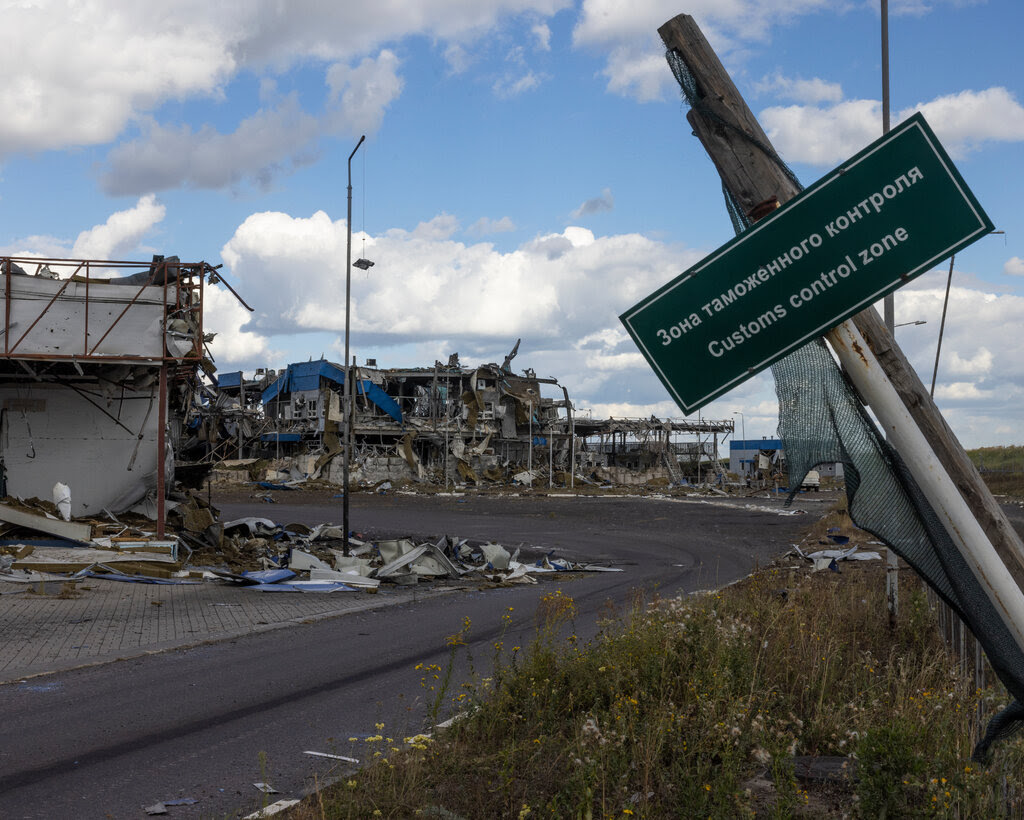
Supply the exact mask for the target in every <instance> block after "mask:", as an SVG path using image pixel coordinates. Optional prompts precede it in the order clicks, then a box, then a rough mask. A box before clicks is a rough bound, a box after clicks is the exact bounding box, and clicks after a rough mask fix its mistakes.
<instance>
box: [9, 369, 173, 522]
mask: <svg viewBox="0 0 1024 820" xmlns="http://www.w3.org/2000/svg"><path fill="white" fill-rule="evenodd" d="M83 394H84V395H83ZM157 402H158V398H157V392H156V387H155V386H154V388H153V390H152V391H151V392H146V393H133V392H128V391H126V392H125V394H124V397H123V398H122V397H120V396H119V397H118V398H117V399H116V400H113V401H111V402H110V403H109V404H108V403H107V401H106V399H104V398H103V396H102V395H100V394H99V391H98V390H96V389H95V388H91V389H90V388H79V390H78V391H76V390H73V389H71V388H70V387H65V386H63V385H57V384H35V383H27V384H26V383H22V384H18V385H0V458H2V459H3V469H4V471H5V474H6V478H7V493H8V494H9V495H14V496H20V497H22V498H31V497H33V496H36V497H39V498H44V499H49V498H50V496H51V493H52V491H53V485H54V484H56V483H57V482H58V481H62V482H64V483H65V484H67V485H68V486H69V487H70V488H71V514H72V515H74V516H78V515H98V514H100V513H101V512H102V511H103V509H104V508H107V509H111V510H112V511H117V509H124V508H126V507H127V506H130V505H131V504H132V503H134V502H135V501H137V500H139V499H141V498H142V497H143V496H144V495H145V492H146V490H147V489H148V488H152V487H155V486H156V467H157V420H158V417H159V412H158V410H159V408H158V407H157ZM151 405H152V407H151ZM147 416H148V417H147ZM122 425H123V426H122ZM133 456H134V461H133Z"/></svg>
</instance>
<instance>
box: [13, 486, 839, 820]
mask: <svg viewBox="0 0 1024 820" xmlns="http://www.w3.org/2000/svg"><path fill="white" fill-rule="evenodd" d="M279 500H281V501H282V502H283V501H286V500H288V499H287V498H285V497H283V494H282V496H279ZM215 503H216V499H215ZM805 506H807V507H809V508H810V509H811V512H812V514H809V515H782V514H780V512H781V504H778V503H772V504H771V505H770V506H768V503H767V502H765V501H758V502H756V503H752V504H751V505H750V506H748V507H746V508H744V506H743V505H742V504H736V503H734V504H723V503H698V502H688V503H683V502H673V501H667V500H653V499H639V498H635V497H634V498H543V497H532V498H527V497H522V498H516V497H505V498H498V497H483V496H467V497H465V498H454V497H440V498H439V497H430V496H403V495H388V496H354V497H353V506H352V512H351V517H350V518H351V523H352V526H353V527H354V528H355V529H357V530H361V531H364V532H366V533H367V534H369V535H372V536H374V537H388V536H395V535H404V534H415V535H440V534H445V533H447V534H451V535H457V536H460V537H463V538H470V539H479V540H494V541H498V542H500V543H502V544H504V545H506V546H507V547H509V548H512V549H514V548H515V547H516V546H521V547H523V548H524V551H526V552H529V553H530V554H534V553H536V552H546V551H548V550H551V549H553V550H555V552H556V553H557V554H558V555H559V556H564V557H569V558H572V559H574V560H587V561H594V562H607V563H610V564H612V565H614V566H617V567H621V568H622V569H624V570H625V572H621V573H587V574H572V575H569V576H566V575H560V576H558V578H557V580H554V579H552V580H548V579H544V581H542V583H540V584H537V585H532V586H517V587H511V588H500V589H492V590H463V591H453V592H450V593H448V594H443V595H437V596H432V597H427V598H423V599H421V600H419V601H417V602H415V603H412V604H408V605H405V604H403V605H394V606H382V607H380V608H379V609H376V610H371V611H366V612H362V613H359V614H352V615H347V616H343V617H338V618H332V619H328V620H323V621H316V622H313V623H309V624H304V625H301V626H298V627H294V628H284V629H276V630H272V631H269V632H265V633H260V634H255V635H251V636H247V637H244V638H240V639H236V640H231V641H225V642H222V643H216V644H211V645H204V646H199V647H195V648H191V649H184V650H177V651H170V652H164V653H161V654H156V655H151V656H147V657H142V658H138V659H133V660H127V661H120V662H116V663H110V664H105V665H102V666H97V667H92V668H86V669H80V670H76V671H73V672H70V673H62V674H59V675H51V676H44V677H40V678H34V679H32V680H31V681H30V682H28V684H30V685H28V684H26V685H21V686H17V685H12V686H3V687H0V710H2V714H3V716H4V718H3V721H0V763H2V766H0V818H4V820H9V819H13V818H48V819H49V818H55V817H61V818H63V817H68V818H70V817H74V818H93V817H95V818H142V817H145V816H146V815H145V812H144V807H146V806H149V805H152V804H154V803H156V802H159V801H163V800H173V799H175V798H182V797H190V798H195V799H197V800H198V801H199V802H198V803H196V804H194V805H190V806H174V807H171V808H170V809H169V812H170V814H169V816H170V817H173V818H179V817H190V818H191V817H222V816H227V817H235V816H240V815H243V814H245V813H247V812H250V811H253V810H254V809H256V808H258V807H259V805H260V803H261V800H262V799H263V798H262V796H261V795H260V793H259V792H257V791H256V789H255V788H254V787H253V785H252V784H253V783H255V782H260V781H262V782H269V783H271V784H272V785H273V786H274V787H275V788H277V789H278V790H279V791H280V792H282V793H283V794H294V795H300V794H302V793H303V792H304V791H305V790H308V789H309V788H311V786H312V785H313V782H314V781H313V778H314V777H317V778H319V779H320V780H321V781H322V780H323V778H325V777H331V776H338V775H339V774H341V773H343V772H345V771H347V769H345V768H344V766H343V765H342V766H341V767H340V768H339V764H337V763H335V762H333V761H330V760H329V759H326V758H312V757H310V756H307V755H305V754H303V752H304V751H306V750H314V751H321V752H328V753H335V754H342V755H349V756H353V757H363V756H364V755H365V748H362V746H363V743H362V741H361V740H357V741H356V742H355V743H352V742H350V741H349V738H352V737H355V738H365V737H366V736H368V735H372V734H376V733H377V729H376V724H378V723H383V724H384V726H385V729H384V734H385V735H386V736H388V737H394V738H401V737H403V736H405V735H408V734H413V733H415V732H417V731H419V730H420V728H421V727H422V725H423V721H424V718H425V716H426V715H427V713H428V712H429V711H430V700H431V699H432V697H433V695H432V694H431V693H430V692H429V690H428V689H426V688H424V686H423V685H422V683H423V681H422V679H423V675H424V673H423V671H422V670H418V669H417V668H416V667H417V665H418V664H437V665H439V666H442V667H443V666H444V665H445V664H446V663H447V662H448V655H447V651H446V650H445V640H444V639H445V636H447V635H450V634H452V633H454V632H456V631H458V630H459V628H460V627H461V626H462V624H463V619H464V618H467V617H468V618H469V619H470V621H471V623H472V629H471V632H470V636H469V646H468V647H467V649H466V652H467V653H468V654H469V656H471V657H472V661H471V662H472V664H473V665H474V666H475V668H476V670H477V671H478V672H480V671H482V670H484V669H486V667H487V665H488V664H489V663H490V659H491V657H492V654H493V643H494V642H495V641H496V640H497V639H498V638H499V637H501V638H502V639H503V640H504V642H505V645H506V646H512V645H514V644H517V645H525V644H527V643H528V642H529V641H530V638H531V634H532V629H533V615H534V613H535V611H536V607H537V602H538V600H539V599H540V597H541V596H542V595H543V594H545V593H548V592H551V591H552V589H553V588H554V587H553V585H554V584H555V583H557V584H558V586H559V587H560V588H561V589H563V591H564V592H565V594H568V595H571V596H572V597H573V598H574V600H575V601H576V604H577V606H578V610H579V614H578V617H577V619H576V623H575V628H576V630H577V634H579V635H580V636H581V637H587V636H589V635H592V634H594V632H595V630H596V629H597V626H596V622H597V620H598V616H600V615H602V614H607V612H608V609H609V605H611V606H613V607H620V608H621V607H625V606H628V605H629V604H630V602H631V601H632V599H633V595H634V592H635V591H636V590H640V591H642V592H643V593H644V594H646V595H650V594H652V593H655V592H657V593H660V594H662V595H674V594H677V593H679V592H688V591H693V590H696V589H701V588H708V587H713V586H717V585H720V584H723V583H727V582H729V581H732V580H734V579H736V578H738V577H741V576H743V575H745V574H746V573H748V572H750V571H751V570H752V569H753V568H754V566H755V565H756V564H758V563H766V562H768V561H769V560H771V559H772V558H774V557H775V556H777V555H778V554H779V553H780V552H782V551H784V550H785V549H786V548H787V547H788V545H789V544H790V543H791V542H792V541H793V540H795V539H796V538H797V537H798V535H799V532H800V531H801V530H803V529H804V528H805V527H806V526H808V525H809V524H810V523H812V522H813V521H814V520H815V519H816V518H817V515H816V514H815V513H817V512H818V511H824V509H825V508H826V503H825V500H824V499H815V501H814V502H810V501H808V502H807V503H806V504H805ZM220 507H221V509H222V518H223V520H230V519H232V518H235V517H241V516H245V515H258V516H260V517H270V518H273V519H274V520H276V521H278V522H286V521H302V522H305V523H309V524H316V523H319V522H323V521H331V522H334V523H340V521H341V507H340V505H339V504H338V503H337V502H336V501H335V502H331V501H323V500H321V501H320V502H318V503H312V504H311V503H288V504H286V503H279V504H276V505H268V504H251V503H241V504H239V503H234V504H228V503H223V504H220ZM510 607H511V608H512V610H511V612H512V622H511V624H510V625H509V627H508V628H507V631H505V632H504V633H503V626H502V615H505V614H507V613H509V611H510V610H509V608H510ZM467 662H468V661H467V658H466V656H463V655H460V657H459V660H458V663H459V665H460V673H461V672H462V671H464V670H465V667H466V665H467ZM426 683H427V684H428V685H429V684H430V683H433V680H432V679H430V678H428V679H427V680H426ZM448 708H450V707H449V703H448V698H446V700H445V703H444V704H443V705H442V709H443V711H444V712H447V711H448ZM273 799H276V797H270V798H267V800H268V802H269V801H272V800H273Z"/></svg>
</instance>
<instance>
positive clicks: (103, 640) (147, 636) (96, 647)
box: [0, 578, 452, 683]
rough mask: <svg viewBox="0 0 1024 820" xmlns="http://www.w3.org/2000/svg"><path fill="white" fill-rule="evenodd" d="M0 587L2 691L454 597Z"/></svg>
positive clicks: (431, 589)
mask: <svg viewBox="0 0 1024 820" xmlns="http://www.w3.org/2000/svg"><path fill="white" fill-rule="evenodd" d="M38 590H39V585H33V586H31V587H30V588H29V587H27V586H26V585H24V584H14V583H9V582H2V581H0V624H2V625H3V626H2V629H3V636H2V641H0V683H5V682H8V681H12V680H20V679H23V678H25V677H29V676H32V675H39V674H43V673H46V672H57V671H63V670H66V669H73V668H75V667H78V666H85V665H89V664H93V663H103V662H107V661H112V660H117V659H119V658H129V657H133V656H137V655H144V654H147V653H149V652H157V651H162V650H166V649H173V648H179V647H184V646H192V645H195V644H198V643H204V642H207V641H212V640H223V639H225V638H231V637H237V636H239V635H245V634H248V633H251V632H259V631H262V630H266V629H275V628H278V627H281V626H287V625H289V624H295V623H301V622H302V621H308V620H309V619H310V618H325V617H332V616H336V615H343V614H345V613H348V612H359V611H362V610H366V609H374V608H377V607H381V606H389V605H392V604H400V603H406V602H409V601H414V600H417V599H422V598H424V597H426V596H433V595H439V594H444V593H446V592H450V591H452V588H451V587H448V586H444V585H442V584H437V583H434V584H430V585H420V586H417V587H382V588H381V589H380V590H379V591H377V592H376V593H373V594H371V593H368V592H365V591H361V590H359V591H352V592H332V593H298V592H272V593H271V592H255V591H248V590H245V589H241V588H238V587H233V586H230V585H226V584H221V583H219V582H215V581H205V582H203V583H201V584H196V585H173V586H172V585H154V584H131V583H124V582H117V581H105V580H102V579H97V578H89V579H86V580H84V581H81V582H79V583H78V585H77V589H76V591H75V597H69V598H64V597H61V596H60V590H61V584H60V582H57V583H53V582H50V583H47V585H46V586H45V591H44V593H43V594H39V592H38Z"/></svg>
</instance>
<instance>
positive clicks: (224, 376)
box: [217, 370, 242, 387]
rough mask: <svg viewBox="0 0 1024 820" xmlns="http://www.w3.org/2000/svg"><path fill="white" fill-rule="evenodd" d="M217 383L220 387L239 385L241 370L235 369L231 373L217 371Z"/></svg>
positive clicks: (240, 382)
mask: <svg viewBox="0 0 1024 820" xmlns="http://www.w3.org/2000/svg"><path fill="white" fill-rule="evenodd" d="M217 384H218V385H219V386H220V387H241V385H242V371H241V370H236V371H234V372H233V373H218V374H217Z"/></svg>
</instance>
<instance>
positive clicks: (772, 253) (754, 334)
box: [620, 114, 993, 414]
mask: <svg viewBox="0 0 1024 820" xmlns="http://www.w3.org/2000/svg"><path fill="white" fill-rule="evenodd" d="M992 229H993V226H992V223H991V221H990V220H989V218H988V216H987V215H986V214H985V212H984V211H983V210H982V208H981V206H980V205H979V204H978V202H977V200H976V199H975V198H974V195H973V194H972V193H971V192H970V191H969V190H968V188H967V185H966V184H964V181H963V179H962V178H961V176H960V174H959V173H958V172H957V170H956V168H954V167H953V163H952V162H951V161H950V159H949V157H948V155H947V154H946V152H945V150H944V149H943V148H942V146H941V145H940V144H939V142H938V140H937V139H936V138H935V135H934V134H933V133H932V130H931V129H930V128H929V127H928V124H927V123H926V122H925V120H924V117H923V116H921V115H920V114H915V115H914V116H913V117H911V118H910V119H908V120H906V121H905V122H903V123H901V124H900V125H899V126H898V127H896V128H895V129H893V130H892V131H890V132H889V133H888V134H886V135H885V136H884V137H882V138H881V139H879V140H877V141H875V142H874V143H872V144H871V145H869V146H868V147H867V148H865V149H864V150H863V151H861V152H860V153H859V154H857V155H856V156H855V157H853V158H852V159H850V160H849V161H848V162H846V163H844V164H843V165H842V166H840V167H839V168H837V169H836V170H834V171H832V172H831V173H830V174H828V175H827V176H825V177H823V178H822V179H821V180H819V181H818V182H816V183H815V184H814V185H813V186H811V187H810V188H807V189H806V190H805V191H803V192H802V193H801V194H800V195H799V196H797V197H795V198H793V199H792V200H790V201H789V202H788V203H786V205H784V206H783V207H782V208H779V209H778V210H776V211H775V212H774V213H773V214H772V215H771V216H769V217H766V218H765V219H762V220H761V221H759V222H757V223H756V224H755V225H754V226H753V227H751V228H750V229H748V230H746V231H744V232H743V233H742V234H740V235H739V236H737V237H736V238H735V239H733V240H732V241H731V242H729V243H727V244H726V245H723V246H722V247H721V248H719V249H718V250H717V251H715V252H714V253H712V254H711V255H710V256H708V257H706V258H705V259H704V260H702V261H701V262H700V263H699V264H697V265H695V266H694V267H692V268H690V269H689V270H687V271H685V272H683V273H682V274H680V275H679V276H678V277H676V278H675V279H673V280H672V281H671V282H669V283H668V284H667V285H665V286H664V287H662V288H660V289H659V290H657V291H656V292H655V293H653V294H651V295H650V296H648V297H647V298H646V299H644V300H643V301H642V302H640V303H639V304H637V305H636V306H634V307H633V308H632V309H630V310H628V311H627V312H626V313H624V314H622V316H621V317H620V318H621V320H622V323H623V324H624V325H625V326H626V329H627V330H628V331H629V333H630V335H631V336H632V337H633V340H634V341H635V342H636V343H637V345H638V346H639V348H640V350H641V351H642V352H643V354H644V356H646V357H647V360H648V361H649V362H650V364H651V366H652V367H653V368H654V370H655V372H656V373H657V374H658V377H659V378H660V379H661V381H662V382H663V383H664V384H665V387H667V388H668V391H669V393H671V394H672V397H673V398H674V399H675V400H676V402H677V403H678V404H679V406H680V407H681V408H682V409H683V411H684V412H686V413H687V414H689V413H692V412H693V411H694V410H696V409H698V408H699V407H702V406H703V405H705V404H707V403H708V402H709V401H711V400H712V399H714V398H717V397H718V396H720V395H722V394H723V393H725V392H726V391H728V390H730V389H731V388H733V387H735V386H736V385H737V384H739V383H740V382H742V381H744V380H746V379H748V378H750V377H751V376H753V375H754V374H756V373H758V372H760V371H761V370H763V369H764V368H766V367H768V366H769V365H770V364H772V363H773V362H775V361H777V360H779V359H781V358H782V357H783V356H785V355H786V354H787V353H789V352H790V351H792V350H794V349H796V348H798V347H800V346H801V345H803V344H805V343H806V342H808V341H809V340H811V339H813V338H815V337H816V336H820V335H821V334H823V333H825V332H827V331H828V330H829V329H830V328H832V327H834V326H835V325H837V324H839V323H840V322H842V321H844V320H846V319H848V318H849V317H850V316H852V315H853V314H855V313H857V312H858V311H860V310H862V309H864V308H865V307H867V306H868V305H870V304H871V303H873V302H875V301H877V300H878V299H880V298H882V297H883V296H885V295H886V294H888V293H891V292H892V291H894V290H896V289H897V288H898V287H900V286H901V285H904V284H906V283H907V282H909V281H910V280H911V279H913V278H914V277H916V276H918V275H919V274H921V273H923V272H924V271H926V270H928V269H930V268H931V267H933V266H934V265H936V264H937V263H938V262H940V261H942V260H943V259H946V258H948V257H949V256H950V255H951V254H954V253H956V252H957V251H958V250H960V249H961V248H963V247H965V246H966V245H969V244H970V243H971V242H973V241H974V240H976V239H978V238H979V237H981V236H984V235H985V234H986V233H989V232H990V231H992Z"/></svg>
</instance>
